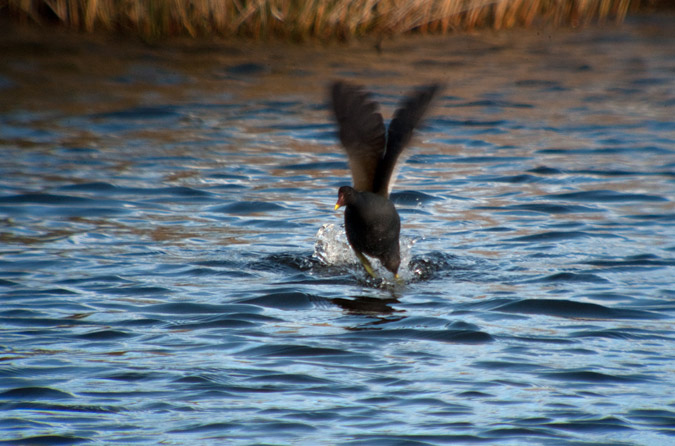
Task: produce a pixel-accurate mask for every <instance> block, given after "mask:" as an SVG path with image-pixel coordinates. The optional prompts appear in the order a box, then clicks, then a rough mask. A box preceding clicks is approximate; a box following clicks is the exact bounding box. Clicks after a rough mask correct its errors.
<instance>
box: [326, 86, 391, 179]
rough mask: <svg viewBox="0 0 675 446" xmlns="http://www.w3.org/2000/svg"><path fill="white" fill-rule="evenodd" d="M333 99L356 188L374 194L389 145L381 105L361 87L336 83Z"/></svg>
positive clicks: (332, 93) (341, 139) (341, 140)
mask: <svg viewBox="0 0 675 446" xmlns="http://www.w3.org/2000/svg"><path fill="white" fill-rule="evenodd" d="M331 99H332V104H333V111H334V112H335V118H336V119H337V122H338V126H339V128H340V142H342V145H343V146H344V148H345V150H346V151H347V156H348V158H349V167H350V169H351V171H352V179H353V181H354V189H356V190H358V191H362V192H363V191H368V192H372V191H373V186H374V184H375V175H376V171H377V170H378V164H379V163H380V161H381V160H382V157H383V153H384V151H385V143H386V135H385V128H384V122H383V121H382V115H381V114H380V113H379V112H378V105H377V103H376V102H374V101H372V100H371V99H370V95H369V94H368V93H367V92H366V91H364V90H363V89H362V88H361V87H358V86H356V85H352V84H350V83H347V82H335V83H334V84H333V86H332V88H331Z"/></svg>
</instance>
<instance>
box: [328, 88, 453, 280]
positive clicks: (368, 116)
mask: <svg viewBox="0 0 675 446" xmlns="http://www.w3.org/2000/svg"><path fill="white" fill-rule="evenodd" d="M440 90H441V85H440V84H439V83H433V84H429V85H425V86H422V87H420V88H418V89H416V90H415V91H413V92H411V93H409V94H408V95H407V96H406V97H405V99H404V100H403V102H402V103H401V105H400V107H399V108H398V109H397V110H396V111H395V113H394V116H393V118H392V120H391V122H390V123H389V127H388V128H387V129H386V130H385V125H384V121H383V119H382V114H381V113H380V112H379V105H378V104H377V102H375V101H373V100H372V99H371V95H370V93H368V92H367V91H366V90H364V88H363V87H362V86H360V85H357V84H353V83H351V82H347V81H335V82H333V83H332V85H331V87H330V100H331V104H332V109H333V113H334V115H335V119H336V121H337V125H338V129H339V139H340V142H341V143H342V146H343V147H344V149H345V151H346V152H347V158H348V160H349V168H350V170H351V174H352V182H353V186H341V187H340V188H339V189H338V199H337V203H336V204H335V210H338V209H339V208H340V207H342V206H344V207H345V212H344V225H345V232H346V235H347V241H348V242H349V244H350V245H351V247H352V250H353V251H354V253H355V254H356V257H357V258H358V259H359V261H360V262H361V264H362V265H363V267H364V268H365V270H366V272H367V273H368V274H369V275H370V276H372V277H373V278H377V275H376V274H375V270H374V269H373V266H372V264H371V263H370V261H369V260H368V258H367V257H366V255H367V256H370V257H373V258H376V259H379V260H380V262H381V263H382V265H383V266H384V267H385V268H386V269H387V270H389V271H390V272H391V273H393V274H394V277H395V278H396V279H398V278H399V276H398V270H399V267H400V265H401V251H400V244H399V235H400V232H401V219H400V217H399V215H398V212H397V211H396V207H395V206H394V203H393V202H392V201H391V200H390V199H389V192H390V189H391V186H392V185H393V181H394V172H395V170H396V162H397V160H398V158H399V155H401V153H402V152H403V150H404V149H405V148H406V146H407V145H408V143H409V142H410V140H411V138H412V136H413V130H414V129H415V128H416V127H417V126H418V125H419V124H420V122H421V121H422V118H423V117H424V114H425V113H426V111H427V109H428V108H429V106H430V104H431V102H432V100H433V99H434V97H435V96H436V95H437V94H438V93H439V91H440Z"/></svg>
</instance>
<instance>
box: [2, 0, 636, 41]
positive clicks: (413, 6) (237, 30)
mask: <svg viewBox="0 0 675 446" xmlns="http://www.w3.org/2000/svg"><path fill="white" fill-rule="evenodd" d="M638 2H639V0H358V1H357V0H0V9H5V10H6V12H9V16H10V17H12V18H13V19H14V20H18V21H24V22H34V23H38V24H58V25H61V26H66V27H68V28H72V29H76V30H81V31H88V32H91V31H97V30H106V31H120V32H123V33H128V34H138V35H140V36H143V37H145V38H156V37H163V36H173V35H191V36H210V35H218V36H244V37H253V38H268V37H274V38H283V39H292V40H304V39H309V38H315V39H320V40H333V39H348V38H351V37H357V36H362V35H376V36H385V35H394V34H402V33H408V32H417V33H447V32H451V31H455V30H471V29H476V28H493V29H502V28H513V27H518V26H530V25H532V24H535V23H537V24H539V23H541V24H554V25H572V26H578V25H583V24H586V23H588V22H593V21H603V20H616V21H621V20H623V18H624V17H625V15H626V13H627V12H628V11H629V10H630V9H631V8H635V7H637V3H638Z"/></svg>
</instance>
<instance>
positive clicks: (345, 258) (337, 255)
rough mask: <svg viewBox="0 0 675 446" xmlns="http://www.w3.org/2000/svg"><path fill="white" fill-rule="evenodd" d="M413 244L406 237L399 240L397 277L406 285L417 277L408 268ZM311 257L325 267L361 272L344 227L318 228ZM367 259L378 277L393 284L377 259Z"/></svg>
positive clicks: (412, 241) (413, 271) (330, 225)
mask: <svg viewBox="0 0 675 446" xmlns="http://www.w3.org/2000/svg"><path fill="white" fill-rule="evenodd" d="M414 244H415V240H414V239H411V238H408V237H401V238H400V247H401V266H400V267H399V271H398V275H399V278H400V279H401V280H402V281H403V282H406V283H407V282H410V281H412V280H414V279H415V277H416V275H417V273H416V271H415V270H414V269H411V268H410V263H411V260H412V257H411V252H412V246H413V245H414ZM313 257H314V258H316V259H318V260H319V261H320V262H321V263H322V264H323V265H325V266H332V267H347V268H349V269H350V270H358V271H362V270H363V268H362V267H361V264H360V262H359V260H358V258H357V257H356V255H355V254H354V251H353V250H352V248H351V246H349V242H348V241H347V235H346V234H345V230H344V225H335V224H333V223H330V224H325V225H323V226H321V227H320V228H319V230H318V231H317V233H316V243H315V244H314V254H313ZM368 258H369V259H370V261H371V264H372V265H373V268H374V269H375V272H376V274H377V276H378V277H380V278H386V279H385V281H386V282H393V277H391V276H392V275H391V273H390V272H389V271H387V269H386V268H384V266H383V265H382V263H381V262H380V261H379V260H378V259H375V258H372V257H370V256H369V257H368ZM363 272H364V273H365V270H363Z"/></svg>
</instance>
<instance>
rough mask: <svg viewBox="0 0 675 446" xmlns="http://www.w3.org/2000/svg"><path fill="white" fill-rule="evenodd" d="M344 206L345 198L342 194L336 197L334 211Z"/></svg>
mask: <svg viewBox="0 0 675 446" xmlns="http://www.w3.org/2000/svg"><path fill="white" fill-rule="evenodd" d="M344 205H345V197H344V196H343V195H342V194H339V195H338V201H337V203H335V210H336V211H337V210H338V209H340V207H341V206H344Z"/></svg>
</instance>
